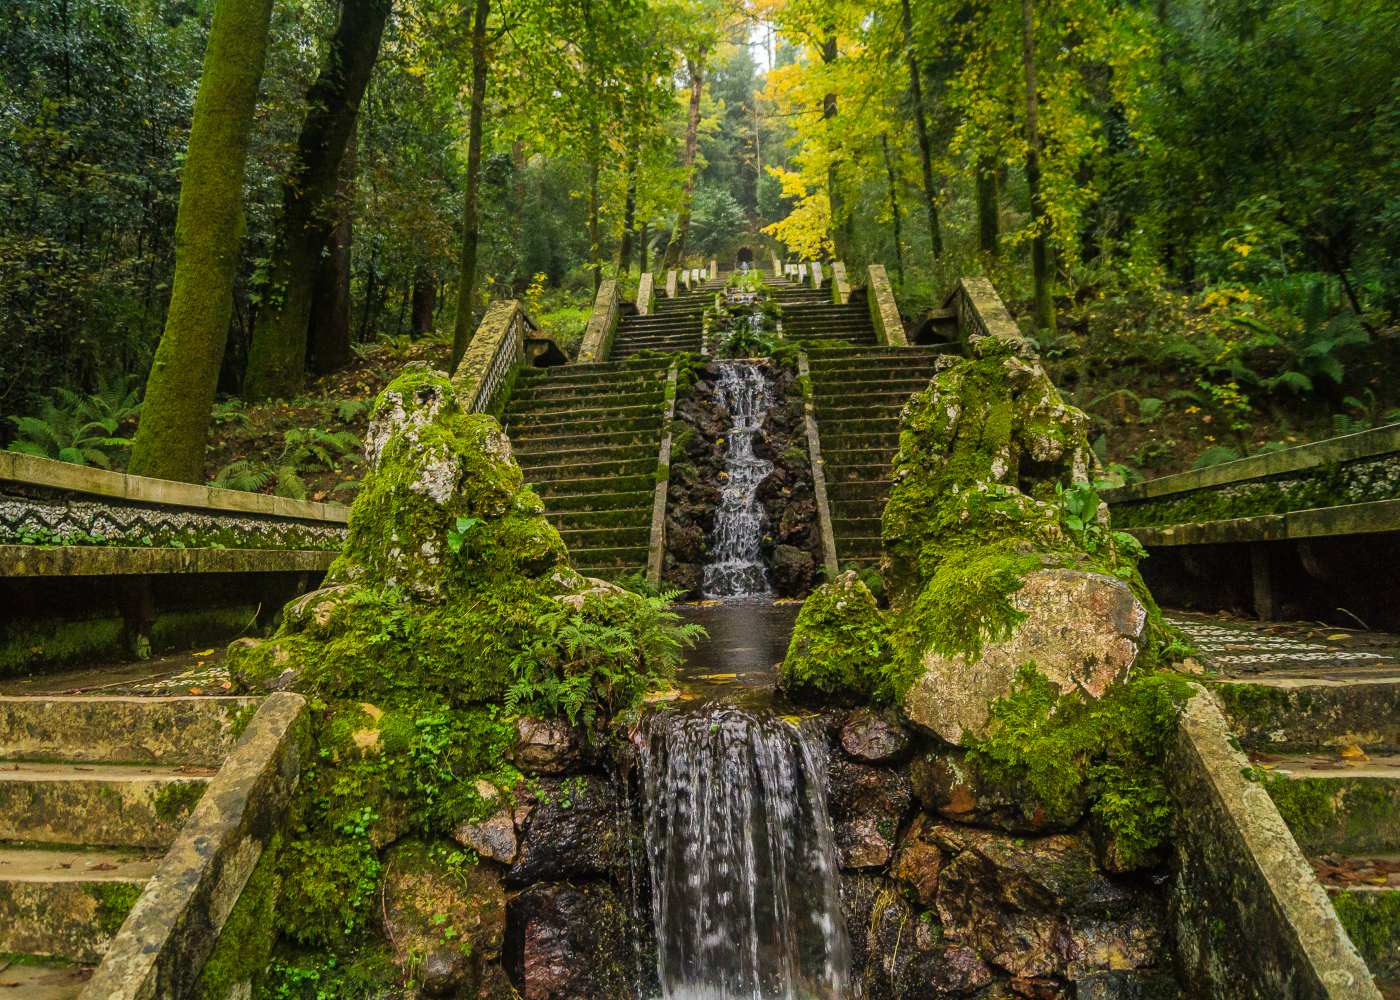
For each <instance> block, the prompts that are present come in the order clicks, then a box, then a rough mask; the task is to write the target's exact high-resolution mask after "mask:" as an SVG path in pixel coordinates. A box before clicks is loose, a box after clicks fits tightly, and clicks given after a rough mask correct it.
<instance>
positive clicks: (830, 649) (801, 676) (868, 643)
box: [779, 571, 889, 703]
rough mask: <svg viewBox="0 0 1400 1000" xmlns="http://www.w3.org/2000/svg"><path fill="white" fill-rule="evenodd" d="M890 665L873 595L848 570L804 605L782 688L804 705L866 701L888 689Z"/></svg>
mask: <svg viewBox="0 0 1400 1000" xmlns="http://www.w3.org/2000/svg"><path fill="white" fill-rule="evenodd" d="M888 662H889V645H888V639H887V637H886V626H885V620H884V616H883V615H882V614H881V612H880V608H879V606H878V605H877V604H876V603H875V595H874V594H872V593H871V592H870V588H869V587H867V586H866V585H865V584H864V583H863V582H862V581H861V579H860V577H859V576H857V575H856V574H855V573H854V572H853V571H848V572H846V573H842V574H841V575H840V576H838V577H837V578H836V579H835V580H832V581H831V582H830V583H826V584H823V585H822V586H820V587H818V588H817V589H816V590H814V591H813V592H812V594H811V596H810V597H808V598H807V600H806V601H804V602H803V603H802V610H801V611H799V612H798V614H797V622H796V624H795V625H794V626H793V630H792V641H791V642H790V643H789V645H788V651H787V656H786V657H785V658H784V659H783V665H782V668H781V671H780V674H779V683H780V684H781V686H782V687H783V689H784V690H785V691H786V692H787V693H788V694H789V695H791V696H793V697H795V698H798V699H800V700H808V701H811V700H818V701H820V700H834V701H845V702H847V703H850V702H852V701H857V700H859V701H866V700H868V699H870V698H871V697H872V696H876V695H879V694H881V693H883V692H885V691H886V690H887V689H888V685H889V678H888V676H887V673H886V667H887V665H888Z"/></svg>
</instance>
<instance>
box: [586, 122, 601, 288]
mask: <svg viewBox="0 0 1400 1000" xmlns="http://www.w3.org/2000/svg"><path fill="white" fill-rule="evenodd" d="M601 157H602V154H601V152H600V151H599V150H598V148H597V146H596V145H595V146H594V147H593V150H592V152H591V153H590V154H589V157H588V265H589V270H591V271H592V272H593V294H594V295H597V294H598V288H599V286H600V285H602V283H603V237H602V232H601V230H600V228H599V223H598V176H599V174H600V173H602V169H603V168H602V164H601V163H600V162H599V160H600V159H601Z"/></svg>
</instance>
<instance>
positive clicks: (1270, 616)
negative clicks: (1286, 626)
mask: <svg viewBox="0 0 1400 1000" xmlns="http://www.w3.org/2000/svg"><path fill="white" fill-rule="evenodd" d="M1249 570H1250V576H1251V577H1252V579H1253V583H1254V613H1255V615H1257V616H1258V618H1259V620H1260V621H1261V622H1271V621H1276V620H1277V619H1278V608H1277V606H1276V605H1275V603H1274V574H1273V569H1272V567H1271V566H1270V563H1269V546H1268V543H1266V542H1251V543H1250V546H1249Z"/></svg>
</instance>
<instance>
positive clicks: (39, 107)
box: [0, 0, 1400, 488]
mask: <svg viewBox="0 0 1400 1000" xmlns="http://www.w3.org/2000/svg"><path fill="white" fill-rule="evenodd" d="M221 25H222V34H221ZM1398 36H1400V9H1397V7H1396V6H1395V5H1394V4H1393V3H1390V2H1387V0H1191V2H1186V3H1176V4H1167V3H1164V2H1160V0H1158V2H1153V3H1123V2H1109V0H984V2H966V0H880V2H877V3H872V4H854V3H847V2H845V0H831V2H816V0H567V2H552V0H276V2H270V0H12V2H10V3H7V4H6V5H5V7H4V11H3V13H0V204H3V206H4V207H3V211H2V212H0V317H3V323H4V324H5V334H6V340H7V343H8V344H10V345H11V349H10V350H8V351H6V352H5V355H4V356H3V357H0V412H3V413H4V415H5V416H6V417H7V418H8V419H6V420H5V421H4V422H3V424H2V425H0V444H4V445H6V446H9V447H14V448H19V449H21V450H26V451H30V452H33V453H38V454H46V455H49V456H51V457H62V458H64V459H65V460H69V461H80V462H88V463H93V464H101V465H109V466H113V467H127V465H128V463H130V467H131V468H132V469H133V471H142V472H147V473H150V474H157V475H163V476H168V477H172V478H185V479H196V480H200V481H203V480H206V479H208V478H209V477H210V476H211V474H212V472H213V469H211V468H209V467H208V466H207V462H206V459H205V441H204V438H205V435H206V434H207V432H208V423H209V420H208V413H209V412H210V410H211V408H212V407H215V406H227V405H228V401H229V400H234V399H237V400H248V401H257V400H260V399H268V398H274V399H276V398H281V399H296V398H298V397H299V396H300V395H301V394H303V393H304V392H305V391H306V386H307V385H308V384H310V383H309V382H308V380H313V379H315V378H316V377H318V376H322V375H326V374H327V373H331V372H335V371H338V370H341V369H344V368H345V367H346V366H347V365H350V364H351V363H352V361H353V360H354V358H355V357H356V355H357V353H361V352H363V351H365V350H368V349H370V348H372V347H374V346H375V345H393V344H395V343H399V342H401V340H402V339H403V338H408V339H412V340H420V339H421V340H426V341H432V342H441V343H442V344H444V345H450V346H447V347H445V350H447V352H448V353H447V356H448V360H449V362H450V359H451V358H452V357H454V356H456V355H459V354H460V353H461V351H462V350H464V349H465V346H466V343H467V341H468V340H469V339H470V336H471V333H472V331H473V330H474V329H475V326H476V323H477V321H478V320H479V318H480V317H481V315H482V313H483V311H484V309H485V308H486V306H487V305H488V304H489V303H490V302H491V301H492V300H493V299H496V298H502V297H516V298H521V299H523V300H525V301H526V303H527V307H528V308H529V309H531V310H532V312H533V313H534V314H535V318H536V320H537V321H538V322H540V324H541V325H542V326H543V327H544V328H545V329H546V330H547V331H548V332H550V333H551V334H553V335H555V336H556V337H557V338H558V339H559V340H560V342H561V343H562V344H563V345H564V346H565V347H566V349H567V348H568V347H569V345H571V344H572V343H575V342H576V341H577V338H578V336H579V335H580V334H581V332H582V328H583V324H584V322H585V321H586V317H587V313H588V309H589V307H590V304H591V301H592V297H593V293H594V291H595V290H596V288H597V287H598V283H599V282H600V281H601V280H602V279H603V278H605V277H612V276H617V277H619V278H620V279H621V280H622V284H623V287H624V291H625V292H627V293H628V294H629V295H630V294H631V292H632V291H633V290H634V289H635V287H636V282H637V279H638V276H639V275H640V273H641V272H643V271H647V270H658V269H662V268H666V267H675V266H678V265H681V264H683V263H686V262H689V263H692V264H697V263H708V261H709V260H710V259H711V258H716V259H721V260H722V261H724V262H725V265H726V266H728V265H729V264H731V263H732V258H733V255H734V253H735V251H736V250H737V248H738V247H739V246H740V245H741V244H742V245H748V246H751V247H756V248H761V251H760V252H759V253H758V254H757V255H756V256H755V258H754V259H755V260H756V261H758V262H759V263H760V264H766V263H767V261H768V260H769V257H770V254H769V252H768V251H769V250H770V249H771V250H773V251H775V252H776V253H778V254H779V255H780V256H781V257H783V258H785V259H790V260H800V259H814V260H827V261H830V260H836V259H839V260H842V261H844V262H845V264H846V265H847V269H848V272H849V273H850V274H852V275H853V276H855V279H856V282H857V283H858V284H859V283H860V281H861V276H862V275H863V274H864V268H865V265H867V264H870V263H882V264H884V265H886V267H887V268H888V269H889V271H890V273H891V276H892V278H893V279H894V285H895V291H896V294H897V297H898V301H899V303H900V306H901V308H902V310H903V312H904V314H905V318H906V322H907V323H908V325H909V327H910V329H911V331H912V332H913V333H914V334H915V335H917V332H918V329H919V327H920V324H921V323H922V322H923V319H924V317H925V316H926V314H927V313H928V312H929V311H930V310H935V309H937V308H939V307H940V306H941V305H942V301H943V298H944V296H946V294H947V293H948V291H949V289H950V288H951V287H952V286H953V284H954V283H955V282H956V280H957V279H958V278H959V277H961V276H963V275H973V274H986V275H988V276H990V277H992V278H993V280H994V282H995V283H996V286H997V288H998V290H999V291H1000V292H1001V294H1002V296H1003V297H1004V298H1005V299H1006V300H1007V301H1008V303H1009V305H1010V306H1011V308H1012V310H1013V312H1014V313H1015V314H1016V315H1017V317H1018V318H1019V319H1020V320H1021V321H1022V325H1023V327H1024V328H1025V330H1026V332H1027V333H1028V334H1032V335H1033V336H1035V338H1036V339H1037V342H1038V343H1039V345H1040V347H1041V351H1042V354H1043V356H1044V357H1045V358H1046V359H1047V361H1048V362H1049V363H1050V364H1051V366H1052V369H1053V374H1054V375H1055V377H1056V378H1057V381H1059V383H1060V384H1061V386H1062V388H1063V389H1064V390H1065V391H1066V393H1067V395H1069V396H1070V397H1071V399H1072V400H1073V401H1074V402H1076V403H1077V404H1078V405H1081V406H1083V407H1085V408H1086V409H1088V410H1089V411H1090V412H1091V414H1092V415H1093V416H1094V417H1095V419H1096V422H1097V427H1098V430H1099V431H1100V432H1107V431H1114V432H1115V433H1113V434H1112V435H1106V436H1105V435H1102V434H1101V436H1100V439H1099V444H1098V447H1099V450H1100V451H1101V454H1102V455H1103V456H1104V457H1106V458H1109V459H1111V460H1113V461H1114V462H1115V463H1116V464H1117V465H1118V467H1119V468H1118V471H1119V472H1120V474H1123V475H1128V476H1132V475H1150V474H1153V473H1154V472H1160V471H1167V470H1170V469H1171V468H1173V467H1174V465H1175V464H1176V463H1180V462H1181V461H1183V460H1184V461H1187V462H1192V461H1200V462H1208V461H1217V460H1222V459H1225V458H1229V457H1234V456H1236V455H1239V454H1244V453H1248V452H1250V451H1252V450H1257V449H1259V448H1268V447H1278V446H1282V445H1284V444H1287V443H1291V442H1292V441H1296V440H1300V439H1304V438H1307V437H1310V436H1318V435H1320V434H1324V433H1329V432H1334V431H1338V430H1348V429H1353V428H1359V427H1365V426H1370V425H1372V424H1375V423H1378V422H1383V421H1386V420H1389V419H1391V418H1392V417H1393V415H1394V411H1395V410H1396V408H1397V407H1398V406H1400V390H1397V386H1396V385H1395V384H1394V381H1395V380H1394V378H1393V376H1391V375H1390V374H1389V372H1390V370H1392V369H1393V367H1394V366H1393V365H1392V364H1391V363H1390V362H1391V354H1392V353H1393V346H1392V345H1393V344H1394V343H1395V340H1396V333H1397V325H1396V315H1397V312H1400V73H1397V72H1396V70H1397V60H1396V57H1395V55H1394V46H1393V39H1394V38H1396V37H1398ZM221 38H222V39H223V40H222V41H221ZM235 70H236V71H237V72H235ZM221 74H222V75H221ZM218 87H223V88H226V90H225V92H227V93H234V92H237V93H239V94H243V95H244V97H243V99H242V100H243V104H242V107H243V108H244V111H243V112H240V114H241V115H242V118H241V119H239V120H235V119H238V115H233V116H228V115H225V116H224V117H223V118H216V117H214V116H213V114H214V113H213V111H212V110H211V111H210V117H207V118H206V119H204V120H203V124H202V125H201V121H202V120H201V116H200V106H201V105H200V101H201V94H205V93H208V94H210V95H211V97H210V98H209V100H208V107H209V108H211V109H212V108H214V106H215V104H216V103H217V102H215V101H214V99H213V96H212V95H213V94H214V93H215V88H218ZM230 88H231V89H230ZM240 88H241V89H240ZM201 164H203V165H201ZM240 166H241V169H239V168H240ZM179 219H182V220H183V221H180V222H179V224H177V220H179ZM182 253H183V254H184V255H185V256H184V260H185V266H184V267H183V269H182V266H181V255H182ZM201 253H202V254H203V255H204V256H202V257H201V256H200V254H201ZM182 289H183V291H182ZM219 303H224V305H223V306H220V305H219ZM163 337H164V341H165V346H164V347H160V345H161V344H162V338H163ZM158 347H160V351H161V353H159V354H158ZM190 359H195V363H192V362H191V360H190ZM153 364H154V368H153ZM176 371H178V372H179V373H180V378H179V379H175V377H174V375H173V374H172V373H173V372H176ZM143 407H144V417H140V416H139V414H141V413H142V411H143ZM138 425H139V427H140V430H139V431H138V429H137V428H138ZM133 441H134V447H133V445H132V443H133ZM269 488H272V487H270V486H269Z"/></svg>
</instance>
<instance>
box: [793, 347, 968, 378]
mask: <svg viewBox="0 0 1400 1000" xmlns="http://www.w3.org/2000/svg"><path fill="white" fill-rule="evenodd" d="M948 353H956V351H955V350H952V349H950V348H949V347H948V346H947V345H944V344H919V345H912V346H909V347H884V346H881V347H872V348H853V349H851V350H849V351H844V352H836V351H833V352H830V353H827V354H823V355H822V356H821V357H819V358H813V359H812V360H811V367H812V371H813V372H817V371H827V370H829V369H832V368H843V367H847V366H849V365H851V364H856V363H869V362H884V363H888V364H891V365H897V364H907V363H909V362H910V361H912V360H915V359H917V360H920V361H922V362H924V363H926V364H928V365H929V366H932V365H933V363H934V361H935V360H936V359H937V358H938V356H939V355H940V354H948Z"/></svg>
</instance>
